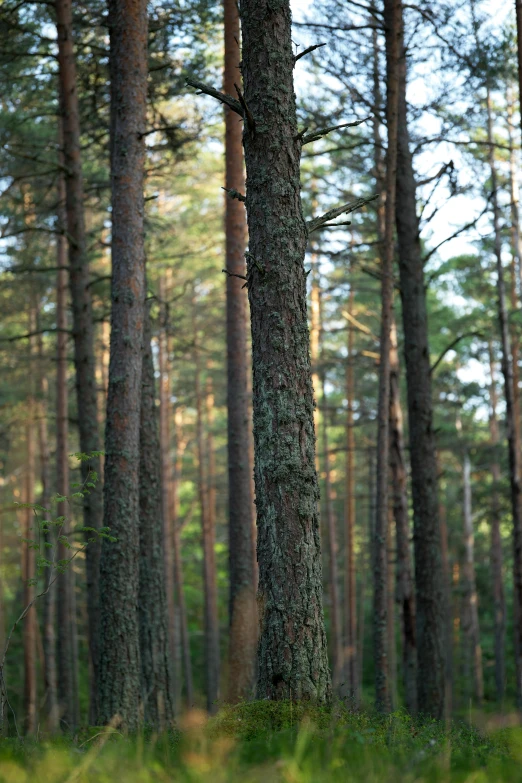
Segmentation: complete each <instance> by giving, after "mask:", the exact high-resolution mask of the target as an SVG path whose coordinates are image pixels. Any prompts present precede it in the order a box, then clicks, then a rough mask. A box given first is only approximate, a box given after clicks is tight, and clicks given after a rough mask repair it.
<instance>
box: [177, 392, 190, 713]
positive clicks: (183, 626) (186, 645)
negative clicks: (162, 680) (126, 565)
mask: <svg viewBox="0 0 522 783" xmlns="http://www.w3.org/2000/svg"><path fill="white" fill-rule="evenodd" d="M182 419H183V417H182V410H181V408H179V407H178V408H176V411H175V413H174V425H175V436H176V460H175V463H174V480H173V482H172V512H171V518H172V525H173V527H172V534H173V550H174V577H175V584H176V594H177V597H178V608H179V626H180V636H181V652H182V657H183V670H184V674H185V691H186V698H187V706H188V708H189V709H191V708H192V707H193V706H194V689H193V685H192V660H191V657H190V637H189V631H188V621H187V609H186V604H185V591H184V587H183V561H182V559H181V541H180V535H179V522H178V517H179V504H178V484H179V482H180V481H181V466H182V458H183V451H184V449H185V446H186V441H185V440H183V432H182V426H183V420H182Z"/></svg>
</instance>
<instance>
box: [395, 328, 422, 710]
mask: <svg viewBox="0 0 522 783" xmlns="http://www.w3.org/2000/svg"><path fill="white" fill-rule="evenodd" d="M390 470H391V479H392V487H393V516H394V519H395V537H396V545H397V603H398V604H399V609H400V620H401V637H402V677H403V683H404V703H405V705H406V709H407V710H408V712H409V713H410V714H411V715H415V713H416V712H417V642H416V636H415V593H414V588H413V568H412V563H411V551H410V522H409V515H408V496H407V481H408V478H407V473H406V465H405V456H404V438H403V426H402V408H401V398H400V386H399V355H398V351H397V328H396V325H395V323H394V324H393V325H392V339H391V356H390Z"/></svg>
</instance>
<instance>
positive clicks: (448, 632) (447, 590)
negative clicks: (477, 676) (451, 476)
mask: <svg viewBox="0 0 522 783" xmlns="http://www.w3.org/2000/svg"><path fill="white" fill-rule="evenodd" d="M437 468H438V472H439V473H440V469H439V462H438V460H437ZM439 519H440V544H441V553H442V573H443V579H444V583H443V587H444V601H445V603H444V605H445V607H446V621H445V623H444V633H445V636H444V642H445V647H446V660H445V666H444V672H445V677H444V681H445V696H444V718H445V720H446V722H449V720H450V718H451V715H452V711H453V649H454V643H453V641H454V640H453V637H454V628H453V601H452V591H451V585H452V576H451V573H450V562H449V550H448V525H447V522H446V506H445V504H444V501H443V500H442V499H440V502H439Z"/></svg>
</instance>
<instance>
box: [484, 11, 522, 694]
mask: <svg viewBox="0 0 522 783" xmlns="http://www.w3.org/2000/svg"><path fill="white" fill-rule="evenodd" d="M517 10H518V5H517ZM487 110H488V142H489V145H488V149H489V166H490V171H491V191H492V205H493V229H494V235H495V257H496V267H497V295H498V318H499V325H500V335H501V345H502V374H503V376H504V396H505V399H506V423H507V436H508V452H509V477H510V487H511V508H512V515H513V549H514V551H513V616H514V618H513V619H514V622H513V627H514V634H515V676H516V694H517V704H518V707H519V709H522V498H521V487H520V438H519V432H518V427H517V421H518V418H519V417H518V394H515V387H514V383H513V363H512V353H511V340H510V334H509V320H508V315H507V307H506V292H505V284H504V269H503V266H502V237H501V233H500V211H499V206H498V198H497V187H498V186H497V171H496V164H495V151H494V147H493V118H492V111H491V98H490V94H489V88H488V94H487ZM517 391H518V390H517Z"/></svg>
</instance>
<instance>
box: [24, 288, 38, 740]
mask: <svg viewBox="0 0 522 783" xmlns="http://www.w3.org/2000/svg"><path fill="white" fill-rule="evenodd" d="M35 330H36V302H35V297H34V294H32V293H31V302H30V312H29V332H34V331H35ZM29 352H30V358H29V366H30V368H31V386H32V383H33V382H32V377H33V371H34V338H30V340H29ZM27 403H28V405H27V407H28V413H27V423H26V425H25V437H26V450H27V456H26V467H25V480H24V495H25V497H24V501H25V503H34V502H35V500H36V498H35V494H34V489H35V488H34V484H35V472H36V465H35V461H36V455H35V447H36V443H35V440H36V438H35V435H36V431H35V421H34V413H35V398H34V394H33V392H32V390H31V394H30V396H29V399H28V401H27ZM37 526H38V521H37V518H36V516H35V514H34V512H33V510H32V509H31V508H26V509H24V522H23V537H24V538H25V539H28V540H33V541H34V540H38V538H39V531H38V529H37ZM22 562H23V579H24V590H23V595H24V601H23V602H24V606H28V605H29V604H30V603H31V601H32V600H33V598H34V595H35V587H34V585H33V584H32V579H34V576H35V552H34V549H33V548H32V547H31V546H29V545H28V544H27V543H23V544H22ZM36 623H37V618H36V607H35V606H32V607H31V609H30V610H29V611H28V613H27V615H26V617H25V620H24V627H23V646H24V726H25V733H26V734H27V735H29V736H30V735H33V734H35V732H36V727H37V713H36V709H37V708H36V698H37V682H36Z"/></svg>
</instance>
